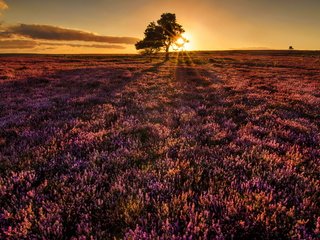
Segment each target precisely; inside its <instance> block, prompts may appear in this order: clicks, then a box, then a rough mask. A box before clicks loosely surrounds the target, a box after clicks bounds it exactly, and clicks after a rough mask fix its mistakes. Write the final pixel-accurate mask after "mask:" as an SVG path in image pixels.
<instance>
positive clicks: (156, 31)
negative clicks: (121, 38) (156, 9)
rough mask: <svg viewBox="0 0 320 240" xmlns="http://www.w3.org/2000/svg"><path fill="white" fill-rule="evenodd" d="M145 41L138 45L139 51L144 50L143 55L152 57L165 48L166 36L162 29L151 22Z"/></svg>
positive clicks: (146, 31) (145, 33)
mask: <svg viewBox="0 0 320 240" xmlns="http://www.w3.org/2000/svg"><path fill="white" fill-rule="evenodd" d="M144 35H145V37H144V39H143V40H141V41H139V42H137V43H136V45H135V46H136V49H137V50H143V53H145V54H148V55H152V54H154V53H157V52H159V51H160V50H161V48H162V47H163V42H164V36H163V35H162V29H161V27H160V26H157V25H156V23H155V22H151V23H150V24H149V25H148V27H147V29H146V30H145V32H144Z"/></svg>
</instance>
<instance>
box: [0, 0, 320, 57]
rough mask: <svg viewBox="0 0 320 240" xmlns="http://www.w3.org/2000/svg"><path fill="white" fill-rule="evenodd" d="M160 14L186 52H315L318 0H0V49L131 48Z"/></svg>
mask: <svg viewBox="0 0 320 240" xmlns="http://www.w3.org/2000/svg"><path fill="white" fill-rule="evenodd" d="M165 12H172V13H176V15H177V18H178V22H179V23H180V24H182V25H183V26H184V28H185V30H186V32H187V33H188V36H189V38H190V41H191V42H190V49H193V50H224V49H226V50H229V49H287V48H288V46H290V45H292V46H294V47H295V48H296V49H308V50H311V49H320V27H319V26H320V14H319V12H320V0H223V1H222V0H117V1H116V0H54V1H44V0H0V14H1V15H0V52H2V53H8V52H14V53H15V52H28V53H135V52H136V50H135V48H134V43H135V42H136V41H137V40H138V39H141V38H142V37H143V32H144V30H145V28H146V26H147V25H148V23H149V22H151V21H156V20H157V19H159V17H160V15H161V14H162V13H165Z"/></svg>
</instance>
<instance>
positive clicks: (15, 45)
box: [0, 40, 38, 49]
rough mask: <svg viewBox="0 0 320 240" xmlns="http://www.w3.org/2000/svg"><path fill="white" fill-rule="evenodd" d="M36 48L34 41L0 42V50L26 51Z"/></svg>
mask: <svg viewBox="0 0 320 240" xmlns="http://www.w3.org/2000/svg"><path fill="white" fill-rule="evenodd" d="M36 46H38V44H37V42H36V41H32V40H3V41H0V49H28V48H35V47H36Z"/></svg>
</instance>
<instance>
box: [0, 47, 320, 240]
mask: <svg viewBox="0 0 320 240" xmlns="http://www.w3.org/2000/svg"><path fill="white" fill-rule="evenodd" d="M0 96H1V98H0V226H1V227H0V238H6V239H17V238H20V239H21V238H24V239H86V238H87V239H89V238H90V237H91V238H92V239H113V238H116V239H122V238H127V239H156V238H157V237H160V238H161V239H191V237H192V238H193V239H315V238H317V237H319V234H320V207H319V202H320V196H319V192H320V185H319V181H320V177H319V172H320V107H319V106H320V53H319V52H298V51H297V52H296V51H251V52H250V51H248V52H243V51H231V52H190V53H189V52H181V53H173V54H172V55H171V59H170V60H169V61H164V60H163V56H156V57H154V58H153V60H152V61H150V60H149V59H148V58H144V57H141V56H138V55H128V56H126V55H123V56H29V55H23V56H17V55H3V56H1V57H0Z"/></svg>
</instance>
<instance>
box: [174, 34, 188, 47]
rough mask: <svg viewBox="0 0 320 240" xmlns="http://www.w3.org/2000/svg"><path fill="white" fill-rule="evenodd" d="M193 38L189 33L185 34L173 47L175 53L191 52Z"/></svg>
mask: <svg viewBox="0 0 320 240" xmlns="http://www.w3.org/2000/svg"><path fill="white" fill-rule="evenodd" d="M191 41H192V37H191V35H190V34H189V33H183V34H182V36H181V37H180V38H178V40H177V41H176V42H175V44H174V46H173V50H174V51H191V50H193V49H192V45H191Z"/></svg>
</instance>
